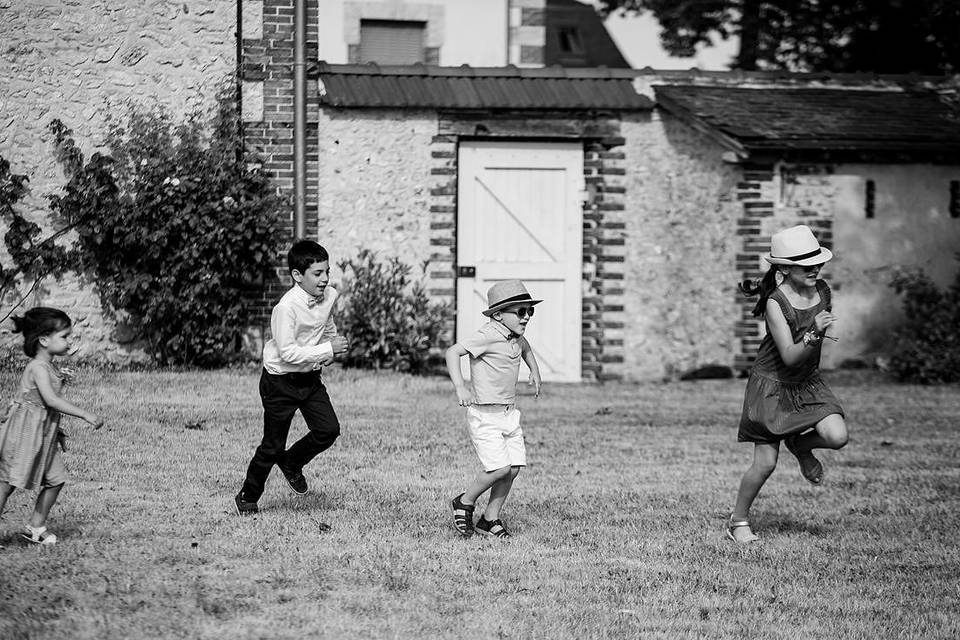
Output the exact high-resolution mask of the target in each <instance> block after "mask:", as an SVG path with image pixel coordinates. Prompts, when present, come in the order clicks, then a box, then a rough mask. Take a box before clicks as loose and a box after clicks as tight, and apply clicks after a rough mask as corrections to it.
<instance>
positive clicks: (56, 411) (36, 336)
mask: <svg viewBox="0 0 960 640" xmlns="http://www.w3.org/2000/svg"><path fill="white" fill-rule="evenodd" d="M13 323H14V331H17V332H20V333H23V351H24V353H26V354H27V355H28V356H30V357H31V358H33V359H32V360H31V361H30V362H29V363H28V364H27V366H26V368H25V369H24V370H23V375H22V376H21V378H20V390H19V392H18V393H17V396H16V397H15V398H14V400H13V402H12V403H11V405H10V411H9V413H8V415H7V419H6V421H5V422H4V424H3V425H2V426H0V514H2V513H3V508H4V506H5V505H6V503H7V498H9V497H10V494H11V493H13V490H14V488H19V489H28V490H29V489H33V488H34V487H36V486H39V487H40V495H39V496H38V497H37V504H36V507H35V509H34V511H33V515H32V516H31V517H30V523H29V524H28V525H27V528H26V533H25V534H24V536H23V537H24V538H26V539H27V540H29V541H30V542H33V543H35V544H44V545H49V544H55V543H56V542H57V537H56V536H55V535H53V534H52V533H50V532H48V531H47V527H46V522H47V515H48V514H49V513H50V508H51V507H52V506H53V503H54V502H56V500H57V496H58V495H59V494H60V489H62V488H63V484H64V483H65V482H66V481H67V472H66V469H65V468H64V466H63V458H62V456H61V454H60V449H61V448H62V447H63V434H62V433H61V432H60V429H59V426H60V414H62V413H66V414H68V415H71V416H76V417H78V418H81V419H83V420H86V421H87V422H89V423H90V424H92V425H93V426H94V428H96V429H99V428H100V427H101V426H102V425H103V421H102V420H101V419H100V418H99V417H97V416H96V415H94V414H92V413H89V412H87V411H84V410H83V409H81V408H80V407H78V406H76V405H74V404H71V403H69V402H67V401H66V400H64V399H63V398H61V397H60V388H61V387H62V386H63V381H64V375H63V373H62V372H61V371H60V370H58V369H57V368H56V367H54V366H53V358H54V356H62V355H64V354H66V353H67V352H68V351H70V347H71V345H70V333H71V331H72V329H71V326H70V325H71V323H70V318H69V316H67V314H65V313H64V312H63V311H60V310H59V309H51V308H49V307H34V308H33V309H30V310H29V311H27V312H26V313H25V314H23V316H14V318H13ZM58 445H59V446H58Z"/></svg>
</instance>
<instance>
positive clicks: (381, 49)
mask: <svg viewBox="0 0 960 640" xmlns="http://www.w3.org/2000/svg"><path fill="white" fill-rule="evenodd" d="M426 30H427V23H426V22H415V21H412V20H361V21H360V60H359V62H376V63H377V64H414V63H416V62H424V51H423V42H424V34H425V33H426Z"/></svg>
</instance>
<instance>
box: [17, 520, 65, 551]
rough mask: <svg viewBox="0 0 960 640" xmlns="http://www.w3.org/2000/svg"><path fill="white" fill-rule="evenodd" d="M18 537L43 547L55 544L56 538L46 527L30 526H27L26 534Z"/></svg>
mask: <svg viewBox="0 0 960 640" xmlns="http://www.w3.org/2000/svg"><path fill="white" fill-rule="evenodd" d="M20 535H22V536H23V537H24V539H26V540H27V541H29V542H32V543H33V544H40V545H45V546H46V545H51V544H57V536H55V535H54V534H52V533H50V532H49V531H47V528H46V527H31V526H30V525H27V532H26V533H21V534H20Z"/></svg>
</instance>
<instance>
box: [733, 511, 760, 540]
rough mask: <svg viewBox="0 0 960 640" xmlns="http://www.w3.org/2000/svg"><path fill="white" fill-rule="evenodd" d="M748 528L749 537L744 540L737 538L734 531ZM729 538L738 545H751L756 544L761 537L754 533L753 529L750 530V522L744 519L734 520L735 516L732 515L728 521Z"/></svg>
mask: <svg viewBox="0 0 960 640" xmlns="http://www.w3.org/2000/svg"><path fill="white" fill-rule="evenodd" d="M744 527H746V528H747V535H746V536H744V537H743V538H739V539H738V538H737V537H736V536H735V535H734V534H733V531H734V529H742V528H744ZM727 537H728V538H730V539H731V540H733V541H734V542H736V543H737V544H750V543H751V542H756V541H757V540H759V539H760V536H758V535H757V534H755V533H754V532H753V529H751V528H750V521H749V520H747V519H746V518H744V519H743V520H734V519H733V515H732V514H731V516H730V518H729V519H728V520H727Z"/></svg>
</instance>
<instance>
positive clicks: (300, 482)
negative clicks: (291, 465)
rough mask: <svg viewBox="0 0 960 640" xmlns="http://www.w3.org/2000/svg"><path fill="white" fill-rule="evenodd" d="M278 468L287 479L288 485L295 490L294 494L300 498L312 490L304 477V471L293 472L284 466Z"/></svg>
mask: <svg viewBox="0 0 960 640" xmlns="http://www.w3.org/2000/svg"><path fill="white" fill-rule="evenodd" d="M277 467H278V468H279V469H280V473H282V474H283V477H284V478H286V479H287V484H289V485H290V488H291V489H293V492H294V493H296V494H297V495H298V496H302V495H303V494H305V493H306V492H307V491H308V490H309V489H310V487H309V486H307V479H306V478H304V477H303V469H297V470H296V471H291V470H290V469H287V468H286V467H284V466H283V465H282V464H278V465H277Z"/></svg>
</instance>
